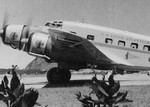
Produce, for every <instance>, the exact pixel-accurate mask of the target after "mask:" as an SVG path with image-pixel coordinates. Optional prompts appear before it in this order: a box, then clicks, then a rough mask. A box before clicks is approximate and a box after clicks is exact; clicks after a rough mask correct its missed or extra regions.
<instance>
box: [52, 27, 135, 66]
mask: <svg viewBox="0 0 150 107" xmlns="http://www.w3.org/2000/svg"><path fill="white" fill-rule="evenodd" d="M49 33H50V35H51V37H52V42H53V44H56V45H57V46H56V47H57V48H58V49H57V50H62V51H59V53H61V54H62V55H63V56H62V57H66V56H67V59H68V60H70V59H71V61H75V62H79V61H83V60H84V62H87V63H90V62H94V63H97V64H98V63H103V64H105V65H117V66H121V67H124V66H130V67H132V66H133V65H132V64H130V63H129V62H128V61H127V60H126V59H125V58H122V57H120V56H118V55H116V54H115V53H113V52H112V51H110V50H107V49H106V48H104V47H102V46H97V45H95V44H94V42H93V43H92V42H91V41H89V40H87V39H85V38H83V37H81V36H79V35H76V34H72V33H70V32H68V31H63V30H61V29H59V30H58V29H50V30H49ZM64 55H65V56H64ZM85 59H86V60H85ZM77 60H78V61H77Z"/></svg>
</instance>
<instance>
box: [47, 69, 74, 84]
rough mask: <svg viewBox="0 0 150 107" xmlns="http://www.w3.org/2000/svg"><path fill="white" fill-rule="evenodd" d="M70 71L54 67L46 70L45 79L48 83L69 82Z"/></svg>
mask: <svg viewBox="0 0 150 107" xmlns="http://www.w3.org/2000/svg"><path fill="white" fill-rule="evenodd" d="M70 78H71V72H70V71H69V69H64V68H58V67H54V68H52V69H50V70H49V71H48V72H47V80H48V82H49V83H53V84H60V83H66V82H69V80H70Z"/></svg>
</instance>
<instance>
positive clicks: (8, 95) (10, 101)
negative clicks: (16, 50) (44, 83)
mask: <svg viewBox="0 0 150 107" xmlns="http://www.w3.org/2000/svg"><path fill="white" fill-rule="evenodd" d="M12 67H13V68H12V79H11V81H10V86H8V83H9V81H8V78H7V76H6V75H5V76H4V77H3V79H2V81H1V84H0V100H1V101H3V102H4V103H5V104H6V105H7V107H33V106H34V105H35V104H36V100H37V98H38V95H39V94H38V91H37V90H35V89H33V88H30V89H27V90H25V86H24V84H21V83H20V80H19V79H18V76H17V74H16V72H15V68H16V66H12Z"/></svg>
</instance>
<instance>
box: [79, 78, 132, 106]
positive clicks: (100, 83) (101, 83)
mask: <svg viewBox="0 0 150 107" xmlns="http://www.w3.org/2000/svg"><path fill="white" fill-rule="evenodd" d="M88 85H89V87H90V88H91V89H92V92H91V93H89V95H83V96H82V95H81V92H79V93H78V94H76V95H77V99H78V100H79V101H80V102H81V103H82V105H83V107H95V106H97V107H100V105H103V107H106V106H108V107H113V106H115V107H116V104H118V103H122V102H132V100H129V99H127V98H126V96H127V94H128V91H126V92H119V89H120V82H119V81H115V80H114V79H113V75H110V77H109V78H108V84H107V83H106V81H105V80H98V79H97V78H96V76H94V77H93V78H92V83H90V84H88ZM91 94H95V95H96V97H97V99H96V100H95V99H93V98H92V96H91Z"/></svg>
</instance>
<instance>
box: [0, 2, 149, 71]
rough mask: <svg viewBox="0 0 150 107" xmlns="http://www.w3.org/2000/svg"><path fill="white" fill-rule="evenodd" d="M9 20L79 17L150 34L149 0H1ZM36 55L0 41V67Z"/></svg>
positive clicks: (24, 21)
mask: <svg viewBox="0 0 150 107" xmlns="http://www.w3.org/2000/svg"><path fill="white" fill-rule="evenodd" d="M6 11H7V13H8V14H9V24H27V23H28V21H29V20H30V19H32V25H33V26H34V25H40V26H41V25H44V24H45V23H46V22H47V21H50V20H67V21H78V22H83V23H89V24H95V25H100V26H105V27H111V28H115V29H120V30H125V31H130V32H134V33H139V34H144V35H148V36H150V0H0V13H1V15H0V26H1V25H2V23H3V17H4V13H5V12H6ZM34 58H35V57H32V56H30V55H28V54H27V53H25V52H22V51H18V50H14V49H12V48H11V47H8V46H5V45H4V44H3V43H2V42H1V41H0V68H11V66H12V65H13V64H14V65H18V66H19V68H20V69H24V68H25V67H26V66H27V64H28V63H29V62H30V61H32V60H33V59H34Z"/></svg>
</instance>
